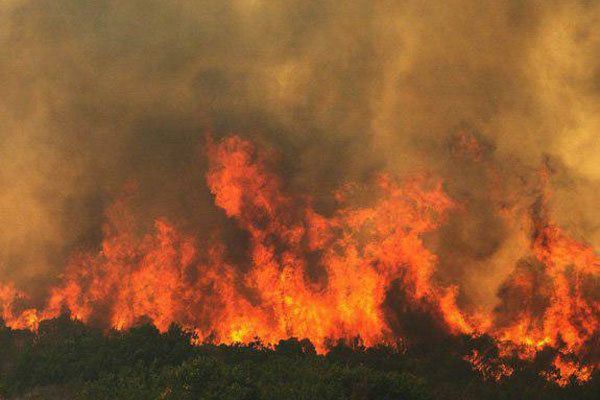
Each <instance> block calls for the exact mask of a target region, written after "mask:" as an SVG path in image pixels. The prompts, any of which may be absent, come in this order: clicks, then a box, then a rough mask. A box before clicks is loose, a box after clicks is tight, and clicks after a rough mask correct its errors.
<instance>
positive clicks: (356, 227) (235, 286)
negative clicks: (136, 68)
mask: <svg viewBox="0 0 600 400" xmlns="http://www.w3.org/2000/svg"><path fill="white" fill-rule="evenodd" d="M461 145H462V146H463V147H464V146H466V147H467V149H468V150H469V151H470V152H471V153H474V154H476V155H477V158H478V159H480V158H481V157H480V153H481V150H480V148H479V147H478V145H477V143H476V142H474V139H473V138H470V137H466V139H465V138H463V139H462V142H461ZM208 147H209V148H208V159H209V171H208V174H207V184H208V187H209V189H210V191H211V193H212V194H213V195H214V200H215V204H216V205H217V206H218V207H220V208H221V209H222V210H223V211H224V212H225V214H226V215H227V217H229V218H232V219H233V220H235V222H236V223H237V225H238V227H239V228H240V229H242V230H244V231H246V232H247V233H248V235H249V241H250V250H249V255H248V257H247V265H244V266H242V267H243V268H240V266H239V265H233V264H232V263H231V262H229V261H227V260H228V258H227V257H226V256H225V250H226V245H227V243H222V242H221V241H218V240H215V241H214V242H212V243H209V244H204V245H202V246H201V245H199V244H198V242H197V241H196V240H195V238H194V237H192V236H190V235H187V234H185V233H182V232H179V231H178V229H177V228H176V227H175V226H173V225H172V224H171V223H170V222H168V221H167V220H164V219H159V220H157V221H155V225H154V230H153V231H152V232H150V233H148V234H146V235H142V236H140V235H139V234H138V233H137V232H138V227H137V225H136V221H135V220H134V218H133V217H132V215H131V213H130V212H129V210H128V203H127V201H126V199H122V200H119V201H117V202H116V203H115V204H114V205H113V206H112V207H111V208H110V209H109V210H108V211H107V213H106V222H105V225H104V240H103V244H102V248H101V250H100V251H99V252H98V253H97V254H91V253H82V254H79V255H76V256H75V257H73V259H72V261H71V263H70V264H69V265H68V267H67V268H66V270H65V273H64V275H63V276H62V283H61V284H60V285H59V286H57V287H55V288H54V289H52V291H51V295H50V298H49V300H48V302H47V305H46V307H45V308H43V309H40V310H36V309H33V308H25V309H23V307H20V306H19V304H20V303H23V302H26V295H25V294H24V293H21V292H19V291H17V290H16V289H15V288H14V287H13V286H12V285H10V284H9V285H6V286H3V287H0V304H1V306H2V317H3V319H4V320H5V321H6V324H7V325H8V326H10V327H13V328H30V329H35V328H36V327H37V324H38V323H39V321H41V320H44V319H48V318H53V317H56V316H58V315H59V314H60V312H61V311H62V310H64V309H68V310H69V311H70V313H71V316H72V317H73V318H75V319H79V320H82V321H85V322H90V323H97V324H102V325H104V326H110V327H113V328H117V329H124V328H128V327H130V326H132V325H134V324H136V323H138V322H139V321H140V320H143V319H149V320H150V321H151V322H153V323H154V324H155V325H156V326H157V327H158V328H159V329H160V330H163V331H164V330H166V329H168V327H169V325H170V324H171V323H179V324H181V325H182V326H184V327H185V328H188V329H193V330H195V332H196V333H197V335H198V338H199V340H214V341H217V342H223V343H233V342H249V341H251V340H253V339H254V338H255V337H257V336H258V337H260V338H261V339H262V340H264V341H266V342H270V343H273V342H276V341H278V340H279V339H283V338H288V337H301V338H308V339H310V340H311V341H312V342H313V343H314V344H315V345H316V347H317V349H318V350H321V351H322V350H324V349H325V346H326V343H327V341H328V339H334V340H335V339H346V340H351V339H352V338H355V337H357V336H360V337H361V339H362V340H363V341H364V344H365V345H374V344H377V343H381V342H393V341H395V339H397V338H396V337H395V336H396V333H394V332H393V329H392V327H391V325H390V321H389V318H388V317H389V316H388V312H389V311H386V310H385V307H384V303H385V301H386V296H387V294H388V293H389V292H390V291H391V290H401V291H402V292H403V293H404V296H403V298H406V301H407V302H409V303H410V306H412V307H414V308H415V309H419V310H423V311H426V312H429V313H431V314H432V315H436V316H437V317H438V318H439V319H440V322H441V324H442V325H443V326H444V327H445V328H446V329H447V331H448V332H451V333H466V334H473V335H477V334H481V333H488V334H490V335H492V336H493V337H495V338H497V339H498V340H499V342H500V343H501V350H502V352H503V353H504V354H509V353H511V352H515V351H516V352H517V353H518V355H519V356H520V357H524V358H531V357H533V356H534V355H535V353H536V352H537V351H538V350H540V349H542V348H543V347H545V346H552V347H555V348H557V349H559V350H560V352H561V354H563V355H565V356H566V355H569V356H573V355H577V354H581V353H582V352H584V351H585V348H586V346H588V345H589V342H590V341H591V340H592V339H593V336H594V335H597V334H598V327H599V325H600V324H599V320H598V318H599V314H600V301H599V299H598V298H597V297H593V295H592V294H590V293H596V292H597V290H595V289H594V288H592V285H593V284H594V282H597V279H598V271H599V270H600V269H599V268H598V267H599V266H600V262H599V259H598V256H597V255H596V253H595V251H594V249H593V248H591V247H590V246H588V245H586V244H583V243H579V242H577V241H575V240H573V239H571V238H569V237H568V236H567V235H566V234H565V233H564V232H562V231H561V230H560V228H559V227H558V226H557V225H556V224H555V223H553V222H551V221H549V220H548V219H547V218H546V217H545V216H543V215H541V213H540V212H534V218H533V220H534V221H533V225H534V226H533V231H534V235H533V240H532V257H533V258H534V259H535V263H533V261H532V263H530V264H531V265H533V266H530V267H528V268H529V269H526V270H525V271H515V273H514V274H513V275H512V276H511V278H510V279H509V281H507V282H506V284H505V286H506V288H507V290H510V291H511V293H518V294H519V296H520V298H521V299H522V301H523V302H524V303H523V307H520V310H519V311H518V312H517V313H516V314H511V317H512V318H510V319H509V320H508V322H507V321H506V318H500V316H501V315H500V314H501V313H502V312H503V311H502V307H501V306H500V307H499V308H498V309H497V310H496V312H495V314H490V315H486V316H484V317H481V316H479V315H470V314H469V313H467V312H465V311H463V310H462V309H461V307H459V304H458V303H457V297H458V295H459V293H460V287H458V286H444V285H441V284H440V283H438V282H437V281H436V280H435V277H434V276H435V270H436V263H437V257H436V256H435V255H434V254H433V253H431V252H430V251H429V250H428V249H427V248H426V247H425V246H424V244H423V235H424V234H426V233H427V232H430V231H433V230H435V229H437V228H438V227H439V226H440V225H441V224H443V223H444V219H445V216H446V215H447V213H448V212H449V211H450V210H452V209H453V208H455V206H456V205H455V203H454V202H453V201H452V200H451V199H450V198H449V197H448V196H447V195H446V194H445V193H444V191H443V189H442V185H441V183H440V182H435V183H433V184H432V183H431V182H430V181H428V180H427V179H425V178H414V179H411V180H407V181H405V182H403V183H402V184H399V183H398V182H397V181H396V180H395V179H394V178H393V177H391V176H389V175H382V176H380V177H379V179H378V181H377V184H376V186H377V190H378V191H379V196H378V200H376V201H375V202H373V203H372V204H369V205H367V206H361V207H357V206H351V205H349V204H348V203H346V202H345V199H346V198H349V197H350V196H349V193H348V192H347V190H341V191H340V192H338V193H337V194H336V198H337V199H338V200H339V201H340V203H341V204H342V205H341V206H340V209H339V210H338V211H336V212H335V213H334V214H333V215H331V216H324V215H321V214H319V213H318V212H317V211H316V210H315V209H314V208H313V206H312V204H311V200H310V198H309V197H307V196H292V195H291V194H289V193H287V192H286V191H285V190H284V189H283V185H282V183H281V181H280V179H279V178H278V177H277V176H276V175H274V174H273V173H271V172H270V171H269V168H268V167H267V165H268V162H267V161H268V157H267V155H266V154H265V153H264V152H261V151H260V150H259V149H256V148H255V147H254V146H253V145H252V144H251V143H249V142H248V141H245V140H243V139H241V138H239V137H229V138H226V139H224V140H222V141H221V142H219V143H216V144H215V143H213V142H212V140H210V139H209V145H208ZM542 203H543V199H542V202H541V203H540V204H538V205H537V207H538V208H543V204H542ZM528 265H529V264H528ZM315 270H319V271H320V272H319V274H316V275H317V276H316V277H315V276H314V275H315V274H314V273H313V272H314V271H315ZM311 271H313V272H311ZM538 275H539V279H540V281H541V282H545V283H544V284H543V285H542V288H540V285H537V284H536V283H535V279H536V276H538ZM542 289H543V290H545V291H544V292H543V293H542V295H540V293H539V292H540V290H542ZM539 297H542V298H543V299H544V300H547V301H548V304H545V303H544V304H542V306H539V307H538V308H540V310H538V311H535V312H534V311H532V310H533V309H534V308H535V307H534V306H535V304H537V303H535V301H534V300H536V299H538V298H539ZM534 303H535V304H534ZM536 307H537V306H536ZM466 359H467V360H469V361H470V362H471V363H472V364H473V366H474V367H475V368H476V369H478V370H480V371H483V372H485V374H487V375H490V376H491V377H492V378H493V379H500V378H501V377H502V376H506V375H510V374H511V373H512V369H511V368H510V367H508V366H506V365H504V364H502V363H500V362H499V363H497V365H490V364H488V365H484V358H482V357H481V355H480V354H478V353H473V354H472V355H471V356H468V357H467V358H466ZM565 359H566V358H565ZM555 367H556V368H557V370H558V371H559V375H556V376H554V379H555V380H556V381H557V382H559V383H561V382H563V379H565V378H564V377H571V376H574V377H575V378H576V379H579V380H585V379H589V376H590V374H591V370H592V368H595V367H597V364H593V365H591V366H590V365H586V366H583V365H580V364H578V363H577V362H566V361H563V360H562V359H561V358H557V359H556V362H555ZM483 372H482V373H483ZM549 377H550V378H552V376H550V375H549Z"/></svg>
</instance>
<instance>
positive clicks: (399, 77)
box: [0, 0, 600, 310]
mask: <svg viewBox="0 0 600 400" xmlns="http://www.w3.org/2000/svg"><path fill="white" fill-rule="evenodd" d="M599 27H600V5H599V4H598V3H597V2H593V1H584V0H581V1H578V2H564V1H541V0H540V1H525V0H522V1H521V0H502V1H494V2H479V1H465V0H458V1H457V0H451V1H445V2H423V1H416V0H415V1H372V0H351V1H346V2H338V1H323V0H319V1H317V0H300V1H293V2H290V1H285V0H269V1H266V0H265V1H263V0H235V1H229V2H225V1H218V0H208V1H201V2H198V1H191V0H190V1H183V0H173V1H164V0H162V1H160V0H143V1H142V0H130V1H122V0H119V1H117V0H93V1H89V0H56V1H52V2H39V1H27V0H11V1H8V2H6V1H5V2H3V3H2V5H0V60H1V61H2V62H1V63H0V86H1V87H2V89H3V90H2V96H1V98H0V129H1V133H0V185H1V186H0V187H1V188H2V189H1V192H0V193H1V194H0V226H2V232H1V233H0V271H1V275H2V278H3V280H7V281H15V282H16V283H17V285H18V286H19V287H22V288H25V289H27V290H29V291H34V292H35V291H36V290H38V292H39V293H41V294H40V296H43V290H41V289H42V288H43V287H45V284H46V283H47V282H48V281H51V280H53V279H56V276H57V273H59V272H60V271H61V270H62V268H63V266H64V265H65V262H66V258H67V257H68V255H69V254H72V252H73V251H74V250H76V249H79V248H94V247H95V246H98V243H99V240H100V237H101V228H100V226H101V222H102V219H103V210H104V209H105V208H106V206H107V203H109V202H110V201H111V200H112V199H113V198H114V197H115V196H118V195H119V193H121V191H122V190H123V187H124V186H127V185H130V184H131V182H135V183H136V185H137V188H138V196H137V197H136V201H135V204H134V211H135V212H136V213H137V214H138V216H139V217H140V218H138V219H139V220H141V221H143V222H145V223H148V224H150V223H151V222H152V220H153V219H154V217H157V216H166V217H168V218H169V219H171V220H173V221H175V222H176V224H177V225H178V226H182V227H184V228H185V229H186V230H191V231H194V232H196V233H197V235H198V236H199V237H202V236H203V235H204V236H209V235H210V232H211V231H212V230H213V228H214V227H215V226H220V227H222V228H223V229H224V230H225V232H226V234H228V235H230V236H231V238H234V239H235V240H232V241H233V242H236V243H241V244H240V246H239V248H237V249H235V248H234V249H230V252H231V254H230V256H231V257H232V258H233V259H235V260H239V259H243V257H244V254H243V253H244V250H243V243H244V233H243V232H239V230H238V229H237V228H236V227H235V226H234V224H233V223H232V222H231V221H230V220H228V219H227V218H226V217H225V216H224V215H223V213H222V211H219V210H217V208H216V207H215V206H214V205H213V201H212V198H211V195H210V193H209V191H208V189H207V188H206V182H205V172H206V166H205V160H204V158H203V155H202V154H203V150H205V135H206V132H207V130H210V131H212V134H213V135H214V136H216V137H219V136H223V135H225V134H228V133H231V132H233V133H236V134H240V135H243V136H244V135H245V136H251V137H252V138H253V140H255V141H257V142H259V143H261V146H263V147H265V148H269V149H272V150H273V151H274V152H276V153H277V154H279V159H278V162H277V163H276V167H277V168H278V170H279V171H278V172H279V173H280V174H281V175H282V176H283V177H284V179H285V184H286V186H287V190H289V191H291V192H298V193H309V194H311V195H312V196H313V197H314V198H315V201H316V207H317V208H318V210H319V211H320V212H322V213H325V214H327V213H329V212H331V211H332V209H333V208H334V206H335V200H334V196H333V192H334V190H335V189H336V188H338V187H339V186H340V185H342V184H344V183H347V182H359V183H364V182H369V181H371V179H372V178H373V176H374V175H375V174H377V173H379V172H381V171H384V170H385V171H391V172H393V173H397V174H400V175H413V174H431V175H432V176H439V177H440V178H441V179H442V180H443V182H444V185H445V186H444V187H445V190H446V191H447V192H448V193H449V195H450V196H451V197H453V198H454V199H455V200H456V201H457V202H458V203H459V204H460V205H461V207H460V208H459V210H458V211H456V212H455V213H454V214H453V215H452V216H451V217H450V219H449V221H448V223H447V224H446V225H444V227H443V228H442V229H441V230H440V231H439V232H438V233H436V234H434V235H431V237H429V238H428V246H429V247H430V248H431V249H432V251H433V252H434V253H435V254H437V255H438V256H439V260H440V261H439V266H438V268H439V270H438V275H439V279H440V280H442V281H445V282H448V283H454V282H460V283H461V288H462V292H461V294H460V297H459V300H460V301H462V302H463V303H465V304H466V305H468V306H470V305H473V306H474V307H475V306H477V307H484V308H486V309H488V310H489V309H492V308H493V307H494V306H495V303H496V302H497V299H498V298H497V296H496V295H497V292H498V290H499V289H501V287H502V283H503V282H504V281H505V280H506V279H507V278H508V277H509V276H511V274H513V273H514V272H513V271H514V270H515V268H516V266H517V265H520V264H518V262H519V260H520V259H522V258H524V257H527V256H528V255H527V246H525V245H523V242H524V241H526V239H527V235H528V232H524V231H523V226H522V224H521V222H520V219H521V218H522V217H523V215H526V213H527V212H528V211H527V210H529V208H530V206H531V204H532V203H533V202H534V201H535V199H536V197H537V196H538V194H539V190H540V186H541V179H540V175H541V173H542V170H544V171H546V170H548V171H549V173H550V178H549V186H550V187H551V192H552V195H551V196H550V198H549V200H548V201H549V206H550V208H551V214H552V218H554V219H556V220H557V221H558V223H559V224H560V225H561V226H562V227H563V228H565V229H567V230H568V231H569V232H570V233H572V234H573V235H575V236H576V237H578V238H581V239H584V240H586V241H588V242H590V243H592V244H593V245H595V246H598V245H600V222H599V221H600V218H599V217H600V210H599V208H598V204H600V190H598V189H600V157H598V154H600V142H599V141H598V139H597V130H598V128H600V119H599V118H600V117H599V116H598V115H600V113H598V111H599V109H598V106H599V105H600V97H599V94H600V28H599ZM498 210H502V211H503V212H504V214H502V213H500V214H499V213H498ZM233 247H235V246H233ZM317 272H318V271H317ZM500 293H501V296H502V295H503V294H502V293H504V295H508V292H507V291H506V289H505V290H504V291H502V290H501V292H500Z"/></svg>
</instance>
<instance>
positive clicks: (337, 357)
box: [0, 316, 600, 400]
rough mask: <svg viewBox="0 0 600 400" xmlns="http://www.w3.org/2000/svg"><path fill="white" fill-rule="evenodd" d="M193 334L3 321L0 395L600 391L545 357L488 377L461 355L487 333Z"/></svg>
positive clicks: (415, 395) (413, 395) (487, 395)
mask: <svg viewBox="0 0 600 400" xmlns="http://www.w3.org/2000/svg"><path fill="white" fill-rule="evenodd" d="M193 341H194V337H193V335H192V334H190V333H189V332H186V331H184V330H182V329H181V328H179V327H177V326H172V327H171V328H170V329H169V330H168V331H167V332H164V333H161V332H159V331H158V330H157V329H156V328H155V327H154V326H152V325H142V326H139V327H136V328H132V329H130V330H129V331H126V332H117V331H113V332H108V333H107V332H102V331H100V330H98V329H94V328H92V327H89V326H86V325H83V324H82V323H80V322H77V321H73V320H71V319H70V318H69V317H68V316H62V317H60V318H57V319H54V320H49V321H45V322H43V323H42V324H40V327H39V330H38V332H37V333H36V334H32V333H31V332H28V331H18V330H11V329H9V328H7V327H5V326H4V325H0V345H1V348H0V349H1V351H0V373H1V375H0V390H1V394H2V397H3V398H31V399H54V398H56V399H62V398H77V399H81V400H83V399H86V400H87V399H106V400H108V399H125V400H128V399H131V400H133V399H136V400H138V399H141V400H144V399H148V400H150V399H164V400H175V399H177V400H179V399H182V400H187V399H190V400H191V399H194V400H195V399H200V400H212V399H214V400H217V399H218V400H221V399H224V400H255V399H256V400H279V399H292V400H294V399H298V400H305V399H306V400H308V399H324V400H328V399H332V400H333V399H336V400H338V399H347V400H378V399H381V400H392V399H406V400H411V399H414V400H428V399H461V400H470V399H498V400H503V399H521V398H522V399H530V398H535V397H542V396H543V398H544V399H545V400H551V399H562V398H568V399H597V398H600V384H599V383H600V376H598V375H596V376H594V377H593V378H592V380H591V381H590V382H589V383H588V384H585V385H579V384H576V383H575V382H573V383H572V384H571V385H568V386H567V387H564V388H560V387H558V386H557V385H555V384H553V383H551V382H548V381H547V380H545V379H544V378H542V377H541V376H540V374H539V369H540V368H545V366H544V365H541V363H542V361H543V360H542V361H540V360H537V361H534V362H523V361H517V360H515V363H514V364H513V365H512V366H513V368H514V369H515V372H514V374H513V375H512V376H510V377H509V378H505V379H503V380H502V381H500V382H494V381H489V380H485V379H483V378H482V377H481V375H480V374H479V373H478V372H476V371H473V370H472V368H471V366H470V364H469V363H467V362H466V361H464V360H463V358H462V355H464V354H467V353H468V352H469V351H471V350H473V349H481V348H482V347H487V348H488V353H490V351H489V349H490V346H493V342H491V341H489V340H487V339H486V338H478V339H473V338H469V337H448V338H446V339H443V340H437V341H436V342H435V343H428V344H422V345H418V346H413V347H411V348H410V351H408V350H406V349H405V348H404V347H403V346H377V347H373V348H366V347H364V346H362V345H361V342H360V340H358V339H357V340H356V341H354V342H353V343H350V344H347V343H343V342H338V343H330V344H329V351H328V353H327V354H325V355H319V354H317V353H316V351H315V348H314V346H313V345H312V343H310V342H309V341H307V340H297V339H294V338H292V339H289V340H284V341H280V342H279V343H278V344H276V345H275V346H273V347H269V346H265V345H263V344H262V343H261V342H260V341H259V340H257V341H255V342H253V343H249V344H247V345H241V344H237V345H229V346H228V345H214V344H210V343H206V344H202V345H198V346H195V345H193V344H192V342H193ZM492 350H493V348H492ZM491 353H492V354H493V351H492V352H491ZM65 393H70V394H69V395H66V394H65ZM67 396H68V397H67Z"/></svg>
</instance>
